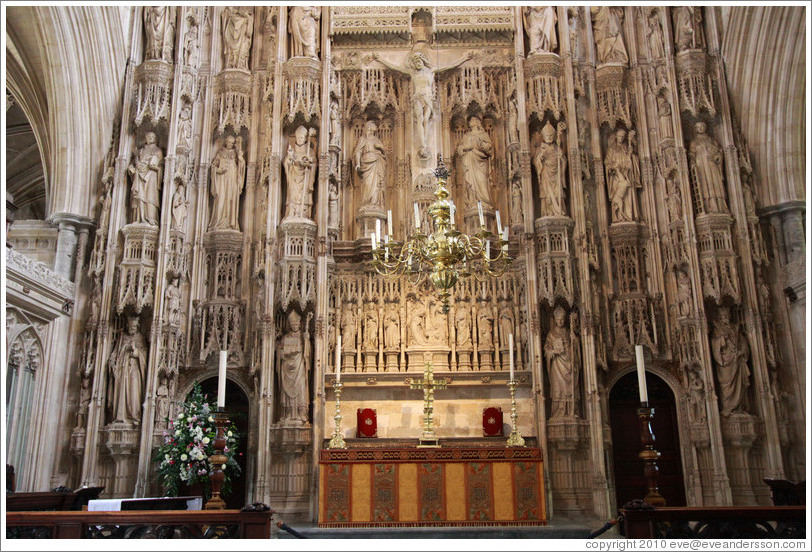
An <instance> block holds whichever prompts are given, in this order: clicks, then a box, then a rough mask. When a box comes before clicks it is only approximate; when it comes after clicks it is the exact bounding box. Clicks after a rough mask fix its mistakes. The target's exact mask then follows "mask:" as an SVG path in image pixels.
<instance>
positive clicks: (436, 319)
mask: <svg viewBox="0 0 812 552" xmlns="http://www.w3.org/2000/svg"><path fill="white" fill-rule="evenodd" d="M427 313H428V314H427V315H426V335H427V337H428V339H429V341H431V342H432V343H435V344H443V345H445V344H447V343H448V319H447V318H446V315H445V314H443V306H442V304H441V303H440V302H439V301H431V303H430V308H429V309H428V310H427Z"/></svg>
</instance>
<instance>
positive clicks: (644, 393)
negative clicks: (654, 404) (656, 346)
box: [634, 345, 648, 403]
mask: <svg viewBox="0 0 812 552" xmlns="http://www.w3.org/2000/svg"><path fill="white" fill-rule="evenodd" d="M634 354H635V356H636V357H637V386H638V387H639V388H640V402H641V403H648V388H647V387H646V367H645V362H644V360H643V346H642V345H635V346H634Z"/></svg>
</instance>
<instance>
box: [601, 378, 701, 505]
mask: <svg viewBox="0 0 812 552" xmlns="http://www.w3.org/2000/svg"><path fill="white" fill-rule="evenodd" d="M646 385H647V387H648V400H649V405H651V406H653V407H654V410H655V414H654V422H653V423H652V427H653V429H654V436H655V438H656V440H657V441H656V444H655V448H656V449H657V450H658V451H659V452H660V454H661V456H660V460H659V461H658V462H657V466H658V467H659V468H660V477H659V480H658V487H659V489H660V494H661V495H663V497H664V498H665V501H666V505H667V506H685V484H684V482H683V476H682V460H681V458H680V446H679V427H678V423H677V406H676V402H675V400H674V393H673V392H672V391H671V389H670V388H669V387H668V385H667V384H666V383H665V382H664V381H663V380H662V379H661V378H660V377H658V376H656V375H655V374H652V373H651V372H646ZM639 406H640V395H639V390H638V387H637V373H636V372H630V373H628V374H626V375H625V376H623V377H622V378H620V379H619V380H618V382H617V383H616V384H615V385H614V387H613V388H612V391H611V393H610V394H609V418H610V421H611V426H612V460H613V462H614V471H615V491H616V497H617V499H616V506H617V508H620V507H622V506H623V505H624V504H626V503H627V502H629V501H630V500H632V499H635V498H643V497H644V496H645V494H646V489H647V488H648V485H647V483H646V479H645V477H644V476H643V461H642V460H640V458H639V457H638V456H637V455H638V453H639V452H640V450H641V449H642V445H641V443H640V422H639V421H638V419H637V408H638V407H639Z"/></svg>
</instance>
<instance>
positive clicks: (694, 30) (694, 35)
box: [671, 6, 704, 52]
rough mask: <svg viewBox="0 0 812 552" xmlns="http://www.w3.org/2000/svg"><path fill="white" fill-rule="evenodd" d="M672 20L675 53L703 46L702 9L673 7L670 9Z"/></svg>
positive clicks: (696, 7)
mask: <svg viewBox="0 0 812 552" xmlns="http://www.w3.org/2000/svg"><path fill="white" fill-rule="evenodd" d="M671 14H672V17H673V19H674V44H675V45H676V47H677V52H682V51H683V50H697V49H701V48H702V46H703V45H704V41H703V39H702V8H701V7H698V6H675V7H673V8H671Z"/></svg>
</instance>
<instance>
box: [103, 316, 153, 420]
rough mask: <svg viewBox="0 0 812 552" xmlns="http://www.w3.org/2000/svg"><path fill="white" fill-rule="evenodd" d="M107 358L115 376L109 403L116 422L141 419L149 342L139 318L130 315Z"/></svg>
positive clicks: (109, 391) (110, 389)
mask: <svg viewBox="0 0 812 552" xmlns="http://www.w3.org/2000/svg"><path fill="white" fill-rule="evenodd" d="M126 328H127V329H126V331H125V333H123V334H122V335H121V337H120V338H119V340H118V343H116V345H115V347H114V348H113V352H112V353H111V354H110V360H109V362H108V366H109V370H110V374H111V375H112V379H111V381H110V387H109V388H108V394H107V404H108V406H110V407H111V408H112V409H113V421H114V422H128V423H139V422H140V421H141V402H142V401H143V398H144V378H145V377H146V373H147V345H146V342H145V341H144V336H142V335H141V333H140V332H139V331H138V318H137V317H135V316H131V317H129V318H128V319H127V324H126Z"/></svg>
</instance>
